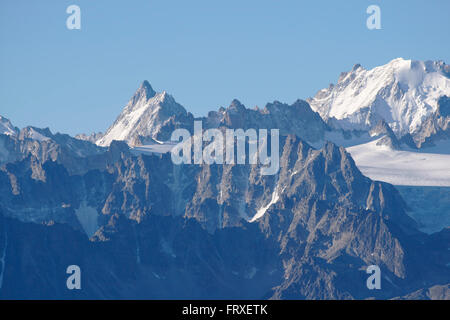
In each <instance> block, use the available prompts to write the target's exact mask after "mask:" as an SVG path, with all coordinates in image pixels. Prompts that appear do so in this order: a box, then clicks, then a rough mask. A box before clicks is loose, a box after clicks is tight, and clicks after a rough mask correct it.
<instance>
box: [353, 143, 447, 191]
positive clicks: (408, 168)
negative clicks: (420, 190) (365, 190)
mask: <svg viewBox="0 0 450 320" xmlns="http://www.w3.org/2000/svg"><path fill="white" fill-rule="evenodd" d="M377 141H378V140H375V141H372V142H368V143H365V144H361V145H357V146H353V147H349V148H347V151H348V152H349V153H350V154H351V155H352V157H353V159H354V160H355V162H356V165H357V166H358V168H359V169H360V170H361V172H362V173H363V174H364V175H366V176H368V177H369V178H371V179H373V180H379V181H384V182H388V183H391V184H393V185H404V186H441V187H445V186H450V154H449V153H450V146H449V147H447V144H448V142H447V143H445V144H444V143H443V144H442V145H438V146H436V147H435V148H430V149H424V150H422V151H420V152H417V151H409V150H404V151H398V150H392V149H390V148H388V147H386V146H377V145H376V144H377ZM435 150H436V151H438V150H439V151H440V153H439V154H438V153H433V151H435ZM443 150H446V151H447V152H445V154H442V153H443Z"/></svg>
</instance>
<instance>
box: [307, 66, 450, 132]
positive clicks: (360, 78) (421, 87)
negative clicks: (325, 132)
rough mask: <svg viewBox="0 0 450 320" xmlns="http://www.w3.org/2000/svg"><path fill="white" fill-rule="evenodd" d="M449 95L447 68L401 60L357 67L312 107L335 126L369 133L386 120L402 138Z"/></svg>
mask: <svg viewBox="0 0 450 320" xmlns="http://www.w3.org/2000/svg"><path fill="white" fill-rule="evenodd" d="M444 95H447V96H449V95H450V67H449V66H448V65H446V64H445V63H444V62H442V61H415V60H405V59H402V58H397V59H394V60H392V61H390V62H389V63H388V64H386V65H383V66H379V67H376V68H373V69H371V70H366V69H364V68H363V67H361V66H360V65H355V66H354V67H353V69H352V70H351V71H349V72H344V73H342V74H341V75H340V77H339V81H338V83H337V84H336V85H334V86H330V87H329V88H326V89H322V90H320V91H319V92H318V93H317V94H316V96H315V97H314V98H311V99H308V102H309V103H310V105H311V108H312V109H313V110H315V111H317V112H319V113H320V115H321V116H322V117H323V118H324V119H325V120H328V122H329V123H330V124H331V125H332V126H334V127H340V128H344V129H356V130H369V129H370V128H371V127H372V126H373V125H375V124H376V123H378V122H379V121H380V120H382V119H383V120H384V121H386V122H387V123H388V124H389V125H390V127H391V128H392V130H393V131H394V132H395V133H396V134H397V135H398V136H402V135H404V134H407V133H414V132H415V131H416V130H417V129H418V128H419V127H420V125H421V124H422V123H423V121H424V120H425V119H426V118H427V117H429V116H430V115H431V114H432V113H434V112H436V110H437V107H438V105H437V101H438V99H439V98H440V97H441V96H444Z"/></svg>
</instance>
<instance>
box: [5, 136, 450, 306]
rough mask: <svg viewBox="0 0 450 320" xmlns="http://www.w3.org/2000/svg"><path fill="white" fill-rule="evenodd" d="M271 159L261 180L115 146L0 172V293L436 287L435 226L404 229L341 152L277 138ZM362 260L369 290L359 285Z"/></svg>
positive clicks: (274, 292) (348, 292)
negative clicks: (73, 286)
mask: <svg viewBox="0 0 450 320" xmlns="http://www.w3.org/2000/svg"><path fill="white" fill-rule="evenodd" d="M280 156H281V158H280V171H279V173H278V174H277V175H274V176H262V175H260V170H258V165H252V166H251V165H224V166H218V165H201V166H199V165H182V166H176V165H174V164H173V163H172V162H171V160H170V155H168V154H163V155H151V156H145V155H139V156H135V155H133V154H132V153H130V152H129V150H128V146H127V145H126V144H124V143H119V142H115V143H113V144H112V145H111V146H110V148H109V149H108V151H107V152H105V153H104V154H102V155H101V156H100V158H103V160H101V161H100V160H98V161H96V162H95V163H94V164H92V166H91V167H90V169H89V170H88V171H87V172H85V173H82V174H70V173H69V172H68V170H67V169H66V167H65V166H64V165H63V164H59V163H57V162H54V161H46V162H43V163H42V161H40V160H39V159H38V158H36V157H34V156H33V155H30V156H29V157H28V158H26V159H23V160H22V161H19V162H16V163H13V164H7V165H6V166H4V167H3V169H2V170H1V171H0V186H1V188H2V190H1V192H0V199H1V201H0V203H1V212H2V214H1V216H2V217H1V225H2V228H3V229H2V231H1V233H0V243H1V242H2V241H4V242H3V243H4V244H3V245H2V246H0V248H1V250H0V252H2V253H4V260H3V262H2V265H1V267H2V268H3V270H4V271H3V272H2V277H3V283H2V287H1V288H0V296H1V297H9V298H13V297H16V298H274V299H302V298H308V299H318V298H323V299H327V298H367V297H371V296H376V297H379V298H390V297H397V296H404V295H407V294H409V293H410V292H413V291H415V290H420V289H422V288H424V287H425V286H427V287H431V286H434V285H442V284H445V283H448V282H449V280H450V279H449V278H448V266H446V265H445V264H446V263H448V259H449V253H448V250H446V248H445V243H448V242H445V239H446V238H447V237H448V232H447V231H443V232H442V233H441V234H435V235H433V236H426V235H424V234H422V233H420V232H418V231H417V229H416V228H415V223H414V221H412V220H411V219H410V218H409V217H408V216H407V215H406V214H405V211H404V210H405V204H404V202H403V201H402V199H401V197H400V196H399V194H398V192H397V191H396V190H395V188H393V187H392V186H390V185H388V184H385V183H381V182H374V181H371V180H370V179H368V178H366V177H364V176H363V175H362V174H361V173H360V172H359V170H358V169H357V168H356V166H355V164H354V162H353V160H352V159H351V157H350V156H349V155H348V154H347V153H346V152H345V150H344V149H343V148H339V147H337V146H335V145H333V144H331V143H327V144H326V145H325V146H324V148H322V149H320V150H316V149H313V148H312V147H310V146H309V145H308V144H307V143H305V142H304V141H302V140H301V139H300V138H298V137H297V136H295V135H289V136H285V137H284V138H283V139H282V141H281V147H280ZM87 163H92V162H89V161H88V162H87ZM88 167H89V165H88ZM442 240H444V241H442ZM424 260H425V261H428V263H427V265H424V264H423V261H424ZM70 264H77V265H79V266H80V267H81V268H82V270H83V290H81V291H79V292H72V291H68V290H67V289H66V288H65V277H66V275H65V268H66V267H67V266H68V265H70ZM370 264H377V265H379V266H380V267H381V269H382V274H383V280H382V281H383V290H381V291H379V292H373V291H369V290H368V289H367V288H366V286H365V280H366V278H367V275H366V274H365V267H366V266H368V265H370ZM30 270H32V271H30ZM180 283H183V286H182V287H180V285H179V284H180ZM424 283H425V284H424Z"/></svg>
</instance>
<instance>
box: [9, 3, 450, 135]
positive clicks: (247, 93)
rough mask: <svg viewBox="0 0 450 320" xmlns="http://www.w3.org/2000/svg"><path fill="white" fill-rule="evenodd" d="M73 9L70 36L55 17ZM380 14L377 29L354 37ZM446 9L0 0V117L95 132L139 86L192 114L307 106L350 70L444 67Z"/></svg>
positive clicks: (448, 38) (448, 49)
mask: <svg viewBox="0 0 450 320" xmlns="http://www.w3.org/2000/svg"><path fill="white" fill-rule="evenodd" d="M71 4H76V5H78V6H80V8H81V30H68V29H67V28H66V19H67V17H68V14H66V8H67V7H68V6H69V5H71ZM370 4H377V5H379V6H380V7H381V24H382V30H372V31H370V30H368V29H367V28H366V19H367V17H368V15H367V14H366V8H367V7H368V6H369V5H370ZM449 13H450V1H448V0H435V1H432V0H430V1H424V0H422V1H414V0H403V1H402V0H396V1H392V0H383V1H380V0H371V1H365V0H345V1H344V0H342V1H335V0H333V1H320V0H319V1H317V0H314V1H300V0H296V1H284V0H281V1H280V0H270V1H266V0H257V1H250V0H239V1H235V0H227V1H219V0H204V1H196V0H191V1H186V0H184V1H171V0H163V1H160V0H158V1H156V0H145V1H137V0H136V1H111V0H110V1H106V0H71V1H65V0H41V1H30V0H28V1H23V0H0V114H1V115H3V116H6V117H7V118H10V120H11V121H12V122H13V123H14V124H15V125H16V126H19V127H23V126H26V125H34V126H38V127H50V129H51V130H52V131H53V132H57V131H59V132H65V133H70V134H75V133H79V132H86V133H90V132H93V131H103V130H105V129H106V128H107V127H108V126H109V125H110V124H111V123H112V122H113V121H114V119H115V118H116V116H117V115H118V114H119V113H120V111H121V109H122V108H123V106H124V105H125V104H126V102H127V101H128V99H129V98H130V97H131V95H132V94H133V93H134V91H135V90H136V89H137V87H138V86H139V84H140V82H142V81H143V80H145V79H147V80H148V81H149V82H150V83H151V84H152V86H153V88H154V89H155V90H156V91H162V90H166V91H168V92H169V93H171V94H172V95H173V96H174V97H175V99H176V100H177V101H178V102H179V103H181V104H182V105H184V106H185V108H186V109H187V110H189V111H191V112H192V113H194V115H204V114H206V112H207V111H208V110H212V109H217V108H218V107H219V106H225V107H226V106H228V104H229V103H230V102H231V100H232V99H233V98H238V99H239V100H240V101H241V102H242V103H244V104H245V105H246V106H247V107H253V106H255V105H258V106H264V105H265V104H266V103H267V102H269V101H273V100H279V101H282V102H288V103H291V102H293V101H295V100H296V99H297V98H303V99H305V98H307V97H309V96H312V95H314V94H315V92H316V91H317V90H319V89H321V88H323V87H326V86H328V84H329V83H330V82H336V81H337V78H338V76H339V74H340V72H341V71H346V70H349V69H351V67H352V66H353V65H354V64H355V63H361V64H362V65H363V66H364V67H366V68H372V67H374V66H377V65H381V64H385V63H387V62H388V61H390V60H392V59H393V58H396V57H403V58H412V59H420V60H444V61H445V62H447V63H450V19H449Z"/></svg>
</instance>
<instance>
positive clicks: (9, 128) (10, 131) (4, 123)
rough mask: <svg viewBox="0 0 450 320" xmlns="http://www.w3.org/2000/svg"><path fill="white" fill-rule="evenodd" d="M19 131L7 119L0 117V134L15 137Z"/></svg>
mask: <svg viewBox="0 0 450 320" xmlns="http://www.w3.org/2000/svg"><path fill="white" fill-rule="evenodd" d="M18 132H19V129H17V128H16V127H14V126H13V125H12V123H11V121H9V120H8V119H6V118H5V117H2V116H0V134H6V135H8V136H16V135H17V134H18Z"/></svg>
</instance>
